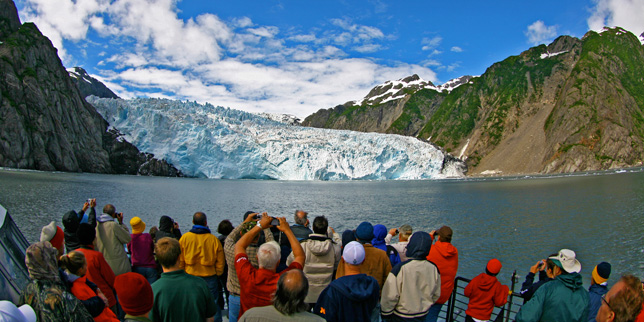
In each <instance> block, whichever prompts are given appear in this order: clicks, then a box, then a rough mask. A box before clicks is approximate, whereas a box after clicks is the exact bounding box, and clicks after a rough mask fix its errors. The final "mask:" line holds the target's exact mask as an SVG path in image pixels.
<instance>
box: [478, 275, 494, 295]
mask: <svg viewBox="0 0 644 322" xmlns="http://www.w3.org/2000/svg"><path fill="white" fill-rule="evenodd" d="M479 276H480V279H479V285H478V288H479V289H481V290H483V291H489V290H490V289H492V286H494V284H496V282H497V281H498V280H497V279H496V276H492V275H489V274H487V273H481V274H479Z"/></svg>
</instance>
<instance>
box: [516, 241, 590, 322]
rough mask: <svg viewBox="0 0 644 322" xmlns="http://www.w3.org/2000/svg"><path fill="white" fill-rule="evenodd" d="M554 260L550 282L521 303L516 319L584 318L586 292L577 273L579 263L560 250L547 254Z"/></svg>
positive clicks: (571, 254)
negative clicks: (553, 276)
mask: <svg viewBox="0 0 644 322" xmlns="http://www.w3.org/2000/svg"><path fill="white" fill-rule="evenodd" d="M549 258H550V259H552V261H553V262H554V263H555V269H554V275H555V276H556V277H555V278H554V280H553V281H551V282H548V283H545V284H544V285H542V286H541V287H539V289H538V290H537V291H536V292H535V293H534V295H533V296H532V298H531V299H530V301H528V302H526V303H525V304H523V306H522V307H521V309H519V313H517V316H516V321H517V322H523V321H568V322H587V321H588V303H589V300H588V291H586V290H585V289H584V288H583V282H582V277H581V275H580V274H579V271H580V270H581V263H579V261H578V260H577V259H576V258H575V252H574V251H572V250H570V249H562V250H560V251H559V253H557V256H551V257H549Z"/></svg>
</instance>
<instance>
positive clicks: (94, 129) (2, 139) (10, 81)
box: [0, 0, 180, 176]
mask: <svg viewBox="0 0 644 322" xmlns="http://www.w3.org/2000/svg"><path fill="white" fill-rule="evenodd" d="M0 75H2V76H1V78H0V92H1V95H0V166H2V167H11V168H21V169H36V170H45V171H71V172H78V171H83V172H97V173H125V174H153V175H170V176H175V175H180V173H179V172H178V171H177V170H176V169H175V168H173V167H172V166H171V165H169V164H168V163H167V162H165V161H160V160H157V159H154V158H153V156H152V155H151V154H146V153H141V152H140V151H139V150H138V149H137V148H136V147H134V146H133V145H132V144H130V143H128V142H127V141H124V140H123V139H122V138H121V137H119V134H118V133H117V132H115V131H108V124H107V122H106V121H105V120H104V119H103V118H102V117H101V115H100V114H98V113H97V112H96V109H94V107H93V106H91V105H90V104H88V103H87V102H86V101H85V99H84V97H83V96H82V95H81V92H80V91H79V88H78V87H77V86H76V85H75V84H74V82H73V81H72V79H71V78H70V76H69V74H68V72H67V70H65V68H64V67H63V65H62V63H61V61H60V59H59V57H58V54H57V51H56V49H55V48H54V47H53V46H52V44H51V42H50V41H49V39H47V37H45V36H43V35H42V33H41V32H40V31H39V30H38V28H37V27H36V25H34V24H33V23H25V24H21V23H20V19H19V17H18V12H17V10H16V6H15V4H14V3H13V1H10V0H0Z"/></svg>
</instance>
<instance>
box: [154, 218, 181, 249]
mask: <svg viewBox="0 0 644 322" xmlns="http://www.w3.org/2000/svg"><path fill="white" fill-rule="evenodd" d="M181 236H182V235H181V230H180V229H179V225H178V224H177V223H175V222H174V220H172V218H170V217H168V216H165V215H164V216H161V218H160V219H159V230H158V231H157V232H156V234H155V235H154V242H155V243H156V242H157V241H159V239H161V238H163V237H170V238H174V239H176V240H179V239H180V238H181Z"/></svg>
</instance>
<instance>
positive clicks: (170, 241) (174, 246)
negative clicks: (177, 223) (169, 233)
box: [154, 237, 181, 268]
mask: <svg viewBox="0 0 644 322" xmlns="http://www.w3.org/2000/svg"><path fill="white" fill-rule="evenodd" d="M154 252H155V253H156V255H157V260H158V261H159V264H161V266H163V267H165V268H170V267H172V266H174V265H176V264H177V261H178V260H179V256H180V255H181V245H180V244H179V241H178V240H176V239H174V238H170V237H163V238H161V239H159V241H157V243H156V245H155V246H154Z"/></svg>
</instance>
